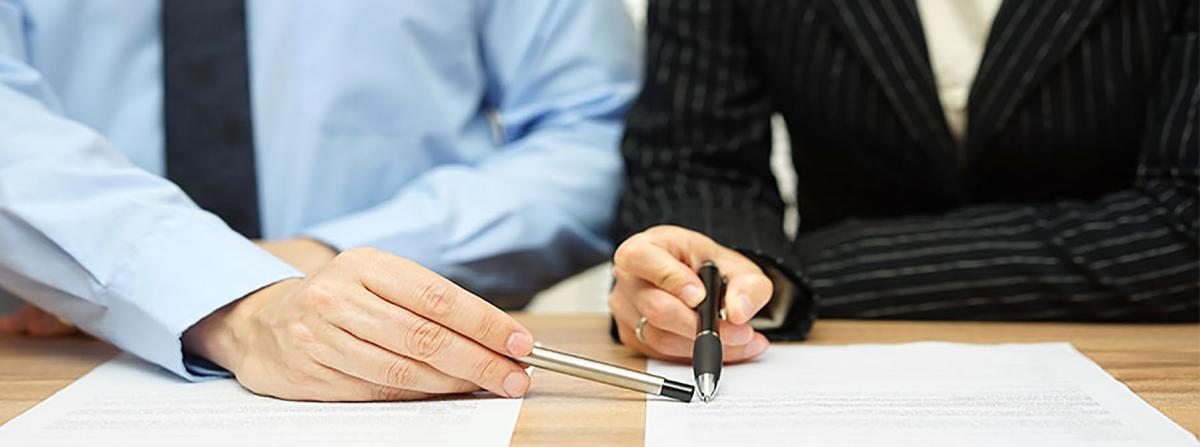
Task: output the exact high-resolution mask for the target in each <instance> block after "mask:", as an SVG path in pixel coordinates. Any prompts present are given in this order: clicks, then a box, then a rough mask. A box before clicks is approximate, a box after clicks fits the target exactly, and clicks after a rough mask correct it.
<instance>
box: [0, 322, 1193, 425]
mask: <svg viewBox="0 0 1200 447" xmlns="http://www.w3.org/2000/svg"><path fill="white" fill-rule="evenodd" d="M518 318H520V319H521V320H522V321H523V322H524V323H525V324H527V325H528V326H529V328H530V329H532V330H533V332H534V334H536V335H537V338H538V341H540V342H541V343H543V344H545V345H546V346H548V347H554V348H557V349H562V350H566V351H569V352H572V353H575V354H580V355H585V356H588V357H592V358H595V359H599V360H603V361H606V362H609V363H614V364H618V365H622V366H626V367H632V368H639V369H640V368H644V367H645V360H643V359H642V358H640V357H638V356H636V355H634V354H632V353H631V352H629V351H628V350H626V349H625V348H623V347H621V346H619V345H615V344H613V343H611V342H610V341H609V340H608V318H607V317H604V316H598V315H587V316H560V315H527V314H518ZM920 340H943V341H955V342H966V343H1012V342H1045V341H1067V342H1071V343H1073V344H1074V345H1075V347H1076V348H1077V349H1079V350H1080V351H1082V352H1083V353H1084V354H1087V356H1088V357H1091V358H1092V359H1093V360H1095V361H1096V362H1097V363H1099V364H1100V366H1102V367H1104V369H1105V370H1107V371H1108V372H1109V373H1110V374H1112V375H1113V376H1114V377H1116V378H1117V379H1118V380H1120V381H1121V382H1123V383H1125V384H1126V385H1128V386H1129V387H1130V388H1131V389H1132V390H1133V391H1134V392H1136V393H1137V394H1138V395H1139V396H1141V397H1142V398H1143V399H1145V400H1146V401H1147V402H1149V403H1150V405H1153V406H1154V407H1155V408H1158V409H1159V410H1160V411H1162V412H1163V413H1164V414H1166V415H1167V416H1168V417H1170V418H1171V419H1173V420H1175V422H1177V423H1179V424H1180V425H1182V426H1183V427H1185V428H1187V429H1188V430H1190V431H1192V432H1193V433H1197V432H1200V325H1195V324H1187V325H1099V324H1063V323H958V322H908V321H836V320H829V321H821V322H819V323H818V324H817V326H816V327H815V328H814V330H813V333H812V337H811V339H810V341H808V342H807V343H813V344H848V343H903V342H909V341H920ZM114 354H116V350H115V349H113V348H112V347H111V346H109V345H107V344H105V343H103V342H99V341H96V340H92V339H87V338H68V339H58V340H30V339H18V338H11V337H0V423H4V422H7V421H8V420H9V419H12V418H13V417H16V416H17V415H19V414H21V413H22V412H24V411H25V410H27V409H29V408H31V407H33V406H34V405H36V404H37V403H38V402H40V401H41V400H43V399H45V398H46V397H48V396H50V395H51V394H53V393H54V392H56V391H58V390H59V389H61V388H62V387H64V386H66V385H68V384H70V383H71V382H72V381H74V380H75V379H77V378H79V377H80V376H82V375H83V374H85V373H86V372H88V371H90V370H91V369H92V368H94V367H95V366H96V365H98V364H100V363H102V362H104V361H105V360H107V359H109V358H111V357H112V356H113V355H114ZM681 379H686V378H681ZM645 411H646V404H645V399H644V398H643V396H642V395H640V394H638V393H634V392H629V391H624V390H619V389H615V388H610V387H607V386H604V385H598V384H594V383H590V382H585V381H581V380H577V379H574V378H571V377H566V376H561V375H558V374H555V373H552V372H548V371H537V372H535V373H534V377H533V388H532V389H531V390H530V392H529V395H528V396H527V397H526V399H525V402H524V403H523V404H522V407H521V415H520V417H519V418H518V420H517V427H516V432H515V433H514V434H513V438H512V443H513V445H518V446H532V445H546V446H551V445H553V446H564V445H641V444H642V439H643V424H644V422H645Z"/></svg>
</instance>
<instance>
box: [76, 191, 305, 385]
mask: <svg viewBox="0 0 1200 447" xmlns="http://www.w3.org/2000/svg"><path fill="white" fill-rule="evenodd" d="M301 276H303V275H302V274H301V273H300V272H299V271H297V270H296V269H294V268H292V267H291V266H290V265H288V264H287V263H285V262H283V261H282V260H280V259H278V258H276V257H275V256H273V255H271V254H270V253H267V252H266V251H264V250H262V249H260V248H258V246H256V245H254V243H253V242H251V241H249V240H247V239H246V238H244V237H242V236H240V235H238V234H237V233H235V232H233V231H232V230H230V229H229V227H227V226H226V225H225V224H224V223H223V222H221V221H220V220H219V219H217V218H216V217H215V216H212V215H210V214H207V213H197V214H190V213H189V214H188V215H187V216H186V218H177V219H174V220H171V221H168V222H166V223H164V224H163V225H161V226H160V227H159V229H158V231H155V232H153V233H152V234H150V235H149V236H147V237H146V238H144V239H143V240H142V241H140V242H139V243H138V244H137V245H136V246H135V247H134V249H133V253H132V254H131V255H130V257H129V258H128V259H126V260H125V261H124V265H123V267H122V268H121V269H120V270H119V271H118V272H117V273H116V274H115V275H114V276H113V278H112V280H111V281H110V282H109V285H108V288H107V293H106V294H105V297H106V301H107V303H106V304H107V306H106V307H107V310H106V312H105V315H104V317H103V322H102V323H101V324H100V325H99V329H100V331H101V332H102V334H101V335H102V336H104V338H106V339H107V340H109V341H110V342H112V343H113V344H115V345H116V346H118V347H120V348H121V349H124V350H126V351H129V352H131V353H133V354H134V355H137V356H138V357H141V358H142V359H145V360H147V361H149V362H152V363H155V364H157V365H159V366H162V367H163V368H166V369H168V370H170V371H171V372H173V373H175V374H178V375H179V376H181V377H183V378H185V379H188V380H193V381H195V380H200V379H203V378H207V377H213V376H225V375H227V373H225V372H223V371H221V370H220V369H216V368H213V366H215V365H212V364H211V363H208V362H186V361H185V359H184V352H183V343H182V341H181V339H180V337H182V335H183V333H184V331H186V330H187V329H188V328H190V327H192V325H194V324H196V322H198V321H200V320H201V319H202V318H204V317H205V316H208V315H209V314H211V313H213V312H214V311H216V310H217V309H219V308H221V307H223V306H225V305H227V304H229V303H231V302H233V301H236V300H238V299H240V298H242V297H244V296H246V295H248V294H250V293H252V292H254V291H256V290H259V289H261V288H263V287H266V286H268V285H270V284H274V283H276V282H279V281H282V280H284V279H288V278H297V277H301Z"/></svg>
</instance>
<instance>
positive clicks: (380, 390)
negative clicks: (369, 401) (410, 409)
mask: <svg viewBox="0 0 1200 447" xmlns="http://www.w3.org/2000/svg"><path fill="white" fill-rule="evenodd" d="M371 394H372V398H374V399H375V400H380V401H396V400H406V398H407V396H408V393H406V392H404V390H400V389H396V388H392V387H387V386H383V385H376V386H375V387H374V391H373V392H372V393H371Z"/></svg>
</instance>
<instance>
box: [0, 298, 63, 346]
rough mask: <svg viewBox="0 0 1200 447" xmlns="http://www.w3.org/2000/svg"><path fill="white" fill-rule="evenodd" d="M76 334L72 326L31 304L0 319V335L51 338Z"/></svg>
mask: <svg viewBox="0 0 1200 447" xmlns="http://www.w3.org/2000/svg"><path fill="white" fill-rule="evenodd" d="M77 333H79V329H77V328H76V327H75V326H74V325H71V324H70V323H67V322H65V321H62V320H60V319H58V317H56V316H54V314H51V313H50V312H46V311H44V310H42V309H41V308H39V307H37V306H34V305H32V304H24V305H22V306H21V307H20V308H18V309H17V310H16V311H14V312H13V313H10V314H8V315H4V316H2V317H0V334H5V335H18V336H19V335H28V336H30V337H34V338H53V337H65V336H68V335H74V334H77Z"/></svg>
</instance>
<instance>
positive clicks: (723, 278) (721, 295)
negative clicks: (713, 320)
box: [717, 275, 729, 320]
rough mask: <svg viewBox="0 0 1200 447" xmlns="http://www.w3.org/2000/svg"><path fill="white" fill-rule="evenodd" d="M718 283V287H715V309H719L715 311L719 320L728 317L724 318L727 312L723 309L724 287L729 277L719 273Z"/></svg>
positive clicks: (727, 283)
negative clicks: (716, 302)
mask: <svg viewBox="0 0 1200 447" xmlns="http://www.w3.org/2000/svg"><path fill="white" fill-rule="evenodd" d="M719 284H720V285H719V286H718V287H719V288H718V289H717V297H718V298H717V299H718V301H719V302H718V304H717V309H719V311H717V318H719V319H721V320H728V318H726V316H727V312H726V311H725V287H726V286H728V285H729V277H728V276H725V275H721V281H720V283H719Z"/></svg>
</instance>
